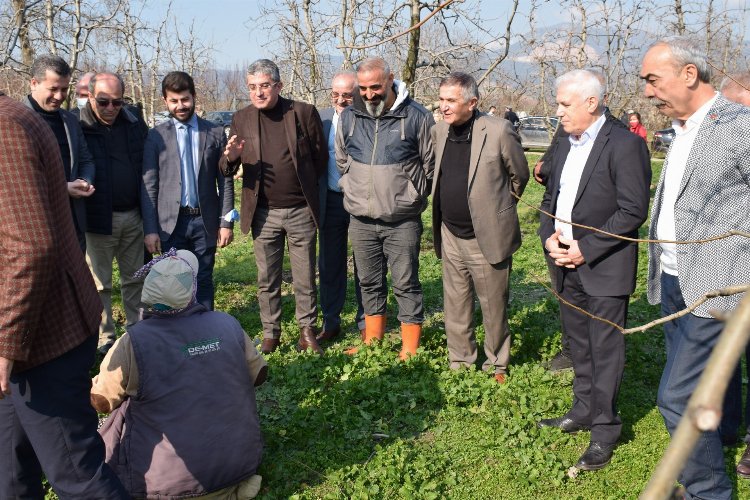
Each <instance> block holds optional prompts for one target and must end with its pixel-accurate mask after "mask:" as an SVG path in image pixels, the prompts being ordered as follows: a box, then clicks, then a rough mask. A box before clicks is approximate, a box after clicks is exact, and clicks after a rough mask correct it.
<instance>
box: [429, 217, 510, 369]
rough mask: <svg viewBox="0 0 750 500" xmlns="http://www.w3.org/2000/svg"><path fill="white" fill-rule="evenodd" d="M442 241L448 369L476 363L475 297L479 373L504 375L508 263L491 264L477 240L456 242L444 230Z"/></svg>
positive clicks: (507, 337)
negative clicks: (480, 326) (480, 334)
mask: <svg viewBox="0 0 750 500" xmlns="http://www.w3.org/2000/svg"><path fill="white" fill-rule="evenodd" d="M442 236H443V243H442V251H443V300H444V311H445V333H446V334H447V337H448V358H449V360H450V367H451V368H453V369H456V368H459V367H461V366H470V365H473V364H474V363H475V362H476V360H477V343H476V340H475V337H474V328H473V327H472V317H473V315H474V292H476V295H477V298H478V299H479V305H480V306H481V308H482V317H483V319H484V321H483V323H484V333H485V335H484V353H485V355H486V356H487V360H486V361H485V362H484V364H483V365H482V369H483V370H485V371H490V370H491V371H493V372H494V373H505V372H506V371H507V369H508V363H509V361H510V340H511V339H510V330H509V328H508V313H507V306H508V291H509V288H508V281H509V277H510V270H511V263H512V258H510V257H509V258H508V259H506V260H504V261H503V262H500V263H499V264H490V263H489V262H487V259H485V258H484V255H483V254H482V251H481V250H480V249H479V244H478V243H477V240H476V238H472V239H466V240H465V239H461V238H457V237H455V236H454V235H453V234H452V233H451V232H450V231H449V230H448V228H446V227H445V225H443V227H442Z"/></svg>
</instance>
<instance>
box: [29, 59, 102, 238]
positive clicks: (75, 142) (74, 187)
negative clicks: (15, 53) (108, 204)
mask: <svg viewBox="0 0 750 500" xmlns="http://www.w3.org/2000/svg"><path fill="white" fill-rule="evenodd" d="M70 77H71V70H70V66H68V63H66V62H65V61H64V60H63V59H62V58H61V57H59V56H53V55H44V56H40V57H38V58H37V59H36V60H35V61H34V64H33V65H32V67H31V94H30V95H29V96H28V97H27V98H26V100H25V104H26V106H28V107H29V108H31V109H33V110H34V111H36V113H37V114H38V115H39V116H40V117H41V118H42V119H43V120H44V121H45V123H47V125H49V127H50V128H51V129H52V132H53V133H54V134H55V139H56V140H57V145H58V146H59V147H60V154H61V156H62V163H63V168H64V170H65V177H66V180H67V181H68V196H69V197H70V208H71V210H72V214H73V224H74V227H75V230H76V236H77V237H78V244H79V245H80V246H81V250H83V251H84V252H85V251H86V206H85V203H84V200H85V199H86V198H87V197H89V196H91V195H92V194H94V162H93V161H92V159H91V155H90V154H89V150H88V148H87V147H86V141H85V140H84V139H83V133H82V132H81V127H80V125H79V124H78V120H77V119H76V117H75V116H74V115H73V114H72V113H70V112H69V111H66V110H64V109H61V106H62V104H63V103H64V102H65V99H66V98H67V96H68V87H69V86H70Z"/></svg>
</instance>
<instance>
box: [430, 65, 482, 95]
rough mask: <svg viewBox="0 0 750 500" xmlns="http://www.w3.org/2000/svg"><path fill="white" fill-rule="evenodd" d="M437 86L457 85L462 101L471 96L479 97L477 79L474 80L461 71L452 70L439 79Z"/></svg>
mask: <svg viewBox="0 0 750 500" xmlns="http://www.w3.org/2000/svg"><path fill="white" fill-rule="evenodd" d="M439 87H440V88H443V87H459V88H460V89H461V94H462V95H463V98H464V102H469V101H470V100H471V99H472V98H473V97H476V98H477V99H479V87H477V81H476V80H474V77H473V76H471V75H469V74H466V73H461V72H460V71H454V72H453V73H450V74H449V75H448V76H444V77H443V79H442V80H440V86H439Z"/></svg>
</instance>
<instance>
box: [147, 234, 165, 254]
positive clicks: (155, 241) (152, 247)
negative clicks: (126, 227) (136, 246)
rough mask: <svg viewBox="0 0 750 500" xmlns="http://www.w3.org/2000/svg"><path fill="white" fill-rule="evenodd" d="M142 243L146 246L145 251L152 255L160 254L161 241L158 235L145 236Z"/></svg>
mask: <svg viewBox="0 0 750 500" xmlns="http://www.w3.org/2000/svg"><path fill="white" fill-rule="evenodd" d="M143 243H144V244H145V245H146V250H148V251H149V252H151V253H152V254H154V253H161V240H160V239H159V235H158V234H156V233H151V234H147V235H146V236H144V237H143Z"/></svg>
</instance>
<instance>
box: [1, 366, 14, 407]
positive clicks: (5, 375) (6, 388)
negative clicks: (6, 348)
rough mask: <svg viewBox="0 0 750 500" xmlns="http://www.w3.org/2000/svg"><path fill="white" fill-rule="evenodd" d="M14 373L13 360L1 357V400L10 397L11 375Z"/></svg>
mask: <svg viewBox="0 0 750 500" xmlns="http://www.w3.org/2000/svg"><path fill="white" fill-rule="evenodd" d="M12 371H13V360H12V359H8V358H4V357H2V356H0V399H3V398H4V397H5V396H10V374H11V372H12Z"/></svg>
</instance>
